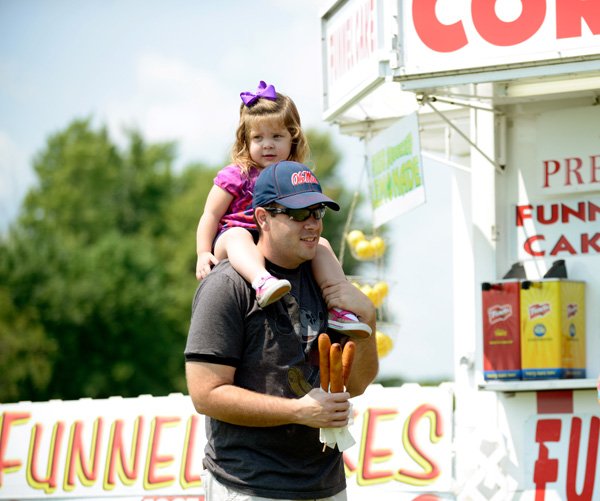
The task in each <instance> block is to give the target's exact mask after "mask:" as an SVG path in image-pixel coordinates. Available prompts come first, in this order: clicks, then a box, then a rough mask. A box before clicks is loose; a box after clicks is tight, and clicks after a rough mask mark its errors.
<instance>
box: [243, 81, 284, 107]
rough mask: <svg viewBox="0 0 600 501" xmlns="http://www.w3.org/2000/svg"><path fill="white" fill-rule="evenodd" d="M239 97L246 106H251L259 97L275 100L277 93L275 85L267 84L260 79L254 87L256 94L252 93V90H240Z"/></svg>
mask: <svg viewBox="0 0 600 501" xmlns="http://www.w3.org/2000/svg"><path fill="white" fill-rule="evenodd" d="M240 97H241V98H242V101H243V102H244V104H245V105H246V106H251V105H253V104H254V103H255V102H256V101H258V99H259V98H261V97H262V98H265V99H270V100H271V101H275V99H277V93H276V92H275V87H273V86H272V85H267V84H266V83H265V82H263V81H262V80H261V81H260V83H259V84H258V88H257V89H256V94H253V93H252V92H242V93H240Z"/></svg>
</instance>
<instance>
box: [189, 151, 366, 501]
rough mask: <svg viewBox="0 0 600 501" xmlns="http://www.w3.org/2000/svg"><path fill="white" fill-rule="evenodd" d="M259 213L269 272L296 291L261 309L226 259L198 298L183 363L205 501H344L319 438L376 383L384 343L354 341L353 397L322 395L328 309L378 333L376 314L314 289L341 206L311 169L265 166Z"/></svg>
mask: <svg viewBox="0 0 600 501" xmlns="http://www.w3.org/2000/svg"><path fill="white" fill-rule="evenodd" d="M253 207H254V216H255V219H256V222H257V226H258V231H259V237H258V243H257V246H258V248H259V250H260V252H261V253H262V255H263V256H264V257H265V259H266V262H267V269H269V271H270V272H271V273H272V274H273V275H275V276H277V277H281V278H285V279H287V280H289V281H290V283H291V284H292V290H291V293H290V294H287V295H286V296H284V297H283V298H281V299H280V300H279V301H276V302H275V303H273V304H271V305H269V306H267V307H265V308H261V307H260V306H258V303H257V302H256V297H255V294H254V291H253V289H252V287H251V286H250V284H248V283H247V282H246V281H245V280H244V279H242V278H241V276H240V275H238V274H237V273H236V272H235V271H234V270H233V268H232V267H231V266H230V264H229V263H228V262H227V261H226V260H224V261H222V262H220V263H219V264H218V265H217V266H216V267H215V268H214V269H213V271H211V273H210V274H209V275H208V276H207V277H206V278H205V279H204V280H203V281H202V282H201V283H200V285H199V287H198V290H197V292H196V296H195V298H194V303H193V312H192V320H191V325H190V331H189V334H188V341H187V345H186V349H185V357H186V376H187V383H188V389H189V393H190V396H191V398H192V401H193V403H194V406H195V408H196V410H197V411H198V412H199V413H201V414H204V415H205V416H206V435H207V445H206V449H205V458H204V461H203V464H204V467H205V468H206V470H205V478H204V486H205V490H206V495H207V501H217V500H221V499H233V496H235V499H236V500H264V499H290V500H292V499H311V500H314V499H329V500H336V501H339V500H345V499H346V491H345V489H346V482H345V476H344V467H343V461H342V454H341V453H340V452H339V450H338V449H337V447H336V448H334V449H332V448H329V447H326V448H324V447H323V444H322V443H321V442H320V441H319V428H336V427H343V426H346V425H347V424H348V419H349V409H350V405H349V402H348V399H349V398H350V397H351V396H356V395H359V394H361V393H363V392H364V390H365V389H366V387H367V386H368V385H369V384H370V383H371V382H372V380H373V379H374V377H375V376H376V374H377V370H378V362H377V349H376V344H375V336H371V337H369V338H366V339H362V340H359V339H357V340H355V343H356V355H355V359H354V365H353V368H352V372H351V376H350V379H349V381H348V384H347V387H346V391H345V392H341V393H333V394H332V393H326V392H324V391H322V390H321V389H319V365H318V359H319V357H318V346H317V337H318V334H319V333H320V332H324V331H325V330H326V326H327V323H326V322H327V307H328V306H327V305H329V307H333V306H336V307H340V308H345V309H350V307H351V308H352V311H354V312H355V313H356V314H357V315H358V316H359V318H360V319H361V321H362V322H365V323H367V324H368V325H369V326H370V327H371V329H372V331H373V332H375V308H374V307H373V304H372V303H371V302H370V300H369V299H368V298H367V297H366V296H365V295H364V294H363V293H362V292H360V291H359V290H358V289H357V288H356V287H354V286H353V285H352V284H351V283H350V282H345V283H342V284H337V285H335V286H329V287H326V288H325V289H324V290H323V293H321V290H320V289H319V287H318V286H317V284H316V283H315V281H314V278H313V276H312V272H311V265H310V260H311V259H312V258H313V257H314V256H315V253H316V248H317V244H318V241H319V237H320V235H321V231H322V230H323V220H322V217H323V215H324V213H325V207H329V208H332V209H334V210H339V206H338V205H337V204H336V203H335V202H334V201H333V200H331V199H330V198H328V197H327V196H325V195H324V194H323V193H322V191H321V186H320V185H319V182H318V180H317V179H316V177H315V176H314V175H313V173H312V172H311V171H310V170H309V169H308V168H307V167H306V166H305V165H303V164H300V163H296V162H290V161H284V162H279V163H277V164H274V165H272V166H270V167H267V168H266V169H265V170H264V171H263V172H262V173H261V175H260V177H259V178H258V180H257V182H256V186H255V189H254V198H253ZM323 297H325V298H326V299H327V304H326V303H325V300H324V299H323ZM330 336H331V338H332V340H333V341H336V340H340V341H342V342H343V339H346V338H345V336H342V335H341V334H337V333H334V332H333V331H332V332H331V333H330ZM336 336H337V337H336Z"/></svg>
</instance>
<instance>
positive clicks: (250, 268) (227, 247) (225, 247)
mask: <svg viewBox="0 0 600 501" xmlns="http://www.w3.org/2000/svg"><path fill="white" fill-rule="evenodd" d="M215 257H216V258H217V259H219V260H221V259H224V258H228V259H229V262H230V263H231V266H233V268H234V269H235V271H237V272H238V273H239V274H240V275H241V276H242V277H244V279H245V280H246V281H247V282H250V283H251V284H252V287H253V288H254V289H255V290H256V299H257V301H258V304H259V305H260V306H263V307H264V306H267V305H269V304H271V303H273V302H274V301H277V300H278V299H280V298H281V297H282V296H284V295H285V294H287V293H288V292H289V291H290V289H291V285H290V283H289V282H288V281H287V280H279V279H277V278H275V277H273V276H272V275H271V273H269V272H268V271H267V269H266V268H265V258H264V257H263V255H262V254H261V253H260V252H259V250H258V248H257V247H256V245H255V243H254V238H253V237H252V234H251V233H250V232H249V231H248V230H245V229H244V228H230V229H229V230H227V231H226V232H225V233H223V234H222V235H221V236H220V237H219V238H218V239H217V242H216V244H215Z"/></svg>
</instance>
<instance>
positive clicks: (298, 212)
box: [265, 205, 327, 222]
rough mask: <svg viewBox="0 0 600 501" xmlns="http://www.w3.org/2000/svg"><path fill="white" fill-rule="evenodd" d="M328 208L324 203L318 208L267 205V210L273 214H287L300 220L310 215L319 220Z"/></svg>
mask: <svg viewBox="0 0 600 501" xmlns="http://www.w3.org/2000/svg"><path fill="white" fill-rule="evenodd" d="M326 209H327V207H325V206H323V205H321V206H320V207H317V208H316V209H307V208H304V209H287V208H285V209H282V208H281V207H265V210H266V211H268V212H270V213H271V214H286V215H288V216H289V217H290V219H293V220H294V221H298V222H302V221H306V220H307V219H308V218H309V217H310V216H312V217H314V218H315V219H316V220H317V221H318V220H319V219H323V216H324V215H325V210H326Z"/></svg>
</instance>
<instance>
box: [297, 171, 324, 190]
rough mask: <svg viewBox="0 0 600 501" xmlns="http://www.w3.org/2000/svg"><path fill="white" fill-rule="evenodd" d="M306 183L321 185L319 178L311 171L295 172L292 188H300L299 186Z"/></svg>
mask: <svg viewBox="0 0 600 501" xmlns="http://www.w3.org/2000/svg"><path fill="white" fill-rule="evenodd" d="M305 183H312V184H319V181H317V178H316V177H315V176H314V174H313V173H312V172H311V171H309V170H303V171H300V172H294V173H293V174H292V186H298V185H299V184H305Z"/></svg>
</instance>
